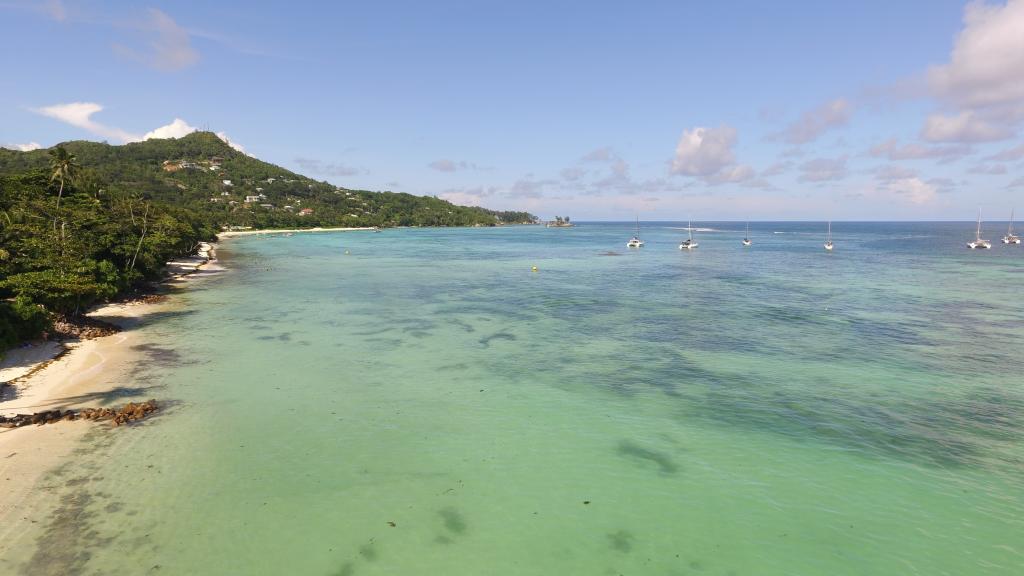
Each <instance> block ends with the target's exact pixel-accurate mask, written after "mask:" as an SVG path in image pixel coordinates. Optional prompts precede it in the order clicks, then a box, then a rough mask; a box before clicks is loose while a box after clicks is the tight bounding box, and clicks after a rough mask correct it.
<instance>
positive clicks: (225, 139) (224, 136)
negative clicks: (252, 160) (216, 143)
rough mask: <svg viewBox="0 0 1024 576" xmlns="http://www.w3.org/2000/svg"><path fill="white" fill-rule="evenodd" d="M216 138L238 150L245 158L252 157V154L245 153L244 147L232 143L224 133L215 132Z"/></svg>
mask: <svg viewBox="0 0 1024 576" xmlns="http://www.w3.org/2000/svg"><path fill="white" fill-rule="evenodd" d="M217 138H220V139H221V140H223V141H224V143H225V144H227V145H228V146H231V147H232V148H234V149H235V150H238V151H239V152H241V153H242V154H245V155H246V156H252V154H249V153H248V152H246V151H245V147H244V146H242V145H241V144H239V143H238V142H233V141H232V140H231V139H230V138H228V135H227V134H225V133H224V132H217Z"/></svg>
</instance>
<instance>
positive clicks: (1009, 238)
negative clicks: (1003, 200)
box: [1003, 208, 1020, 244]
mask: <svg viewBox="0 0 1024 576" xmlns="http://www.w3.org/2000/svg"><path fill="white" fill-rule="evenodd" d="M1003 244H1020V236H1017V235H1016V234H1014V233H1013V209H1012V208H1011V209H1010V227H1009V228H1007V229H1006V236H1003Z"/></svg>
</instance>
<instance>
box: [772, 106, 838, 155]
mask: <svg viewBox="0 0 1024 576" xmlns="http://www.w3.org/2000/svg"><path fill="white" fill-rule="evenodd" d="M851 112H852V110H851V107H850V103H849V102H847V101H846V100H844V99H843V98H838V99H836V100H832V101H831V102H826V103H825V104H822V105H821V106H819V107H818V108H815V109H814V110H808V111H806V112H804V113H803V114H801V115H800V118H798V119H797V120H796V121H795V122H793V123H792V124H790V125H789V126H787V127H786V129H785V130H784V131H782V133H781V134H778V135H777V136H781V137H782V139H783V140H785V141H786V142H787V143H789V144H806V143H808V142H811V141H813V140H816V139H817V138H818V137H819V136H821V135H822V134H824V133H825V132H827V131H829V130H831V129H833V128H838V127H840V126H843V125H845V124H846V123H847V122H849V120H850V114H851Z"/></svg>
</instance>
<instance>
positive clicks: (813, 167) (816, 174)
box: [800, 156, 846, 182]
mask: <svg viewBox="0 0 1024 576" xmlns="http://www.w3.org/2000/svg"><path fill="white" fill-rule="evenodd" d="M845 177H846V156H841V157H839V158H815V159H813V160H808V161H807V162H804V163H803V164H801V165H800V180H801V181H803V182H828V181H831V180H842V179H843V178H845Z"/></svg>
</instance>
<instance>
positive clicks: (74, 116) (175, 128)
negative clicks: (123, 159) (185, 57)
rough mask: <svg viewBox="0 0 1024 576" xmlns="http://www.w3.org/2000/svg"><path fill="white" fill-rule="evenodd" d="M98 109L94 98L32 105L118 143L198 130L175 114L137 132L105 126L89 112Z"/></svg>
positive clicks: (222, 135) (224, 136)
mask: <svg viewBox="0 0 1024 576" xmlns="http://www.w3.org/2000/svg"><path fill="white" fill-rule="evenodd" d="M102 110H103V106H102V105H100V104H97V103H95V102H70V103H68V104H54V105H53V106H44V107H42V108H33V109H32V111H33V112H35V113H36V114H42V115H43V116H48V117H50V118H53V119H55V120H60V121H61V122H65V123H67V124H70V125H72V126H75V127H77V128H81V129H83V130H85V131H87V132H90V133H92V134H95V135H96V136H100V137H102V138H108V139H111V140H117V141H119V142H121V143H127V142H140V141H142V140H149V139H151V138H181V137H182V136H185V135H187V134H191V133H193V132H195V131H197V130H198V128H196V127H195V126H190V125H189V123H188V122H185V121H184V120H182V119H181V118H175V119H174V121H173V122H171V123H170V124H166V125H164V126H160V127H159V128H156V129H154V130H150V131H149V132H146V133H145V134H143V135H142V136H140V135H138V134H134V133H132V132H128V131H127V130H122V129H120V128H117V127H114V126H108V125H106V124H102V123H100V122H97V121H95V120H93V119H92V117H93V115H94V114H96V113H98V112H101V111H102ZM217 137H219V138H220V139H221V140H223V141H224V142H225V143H226V144H227V145H228V146H231V147H232V148H234V149H235V150H238V151H239V152H241V153H243V154H248V152H246V151H245V148H244V147H243V146H242V145H241V144H238V143H237V142H232V141H231V140H230V139H229V138H228V135H227V134H225V133H224V132H217ZM33 144H34V143H33Z"/></svg>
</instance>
